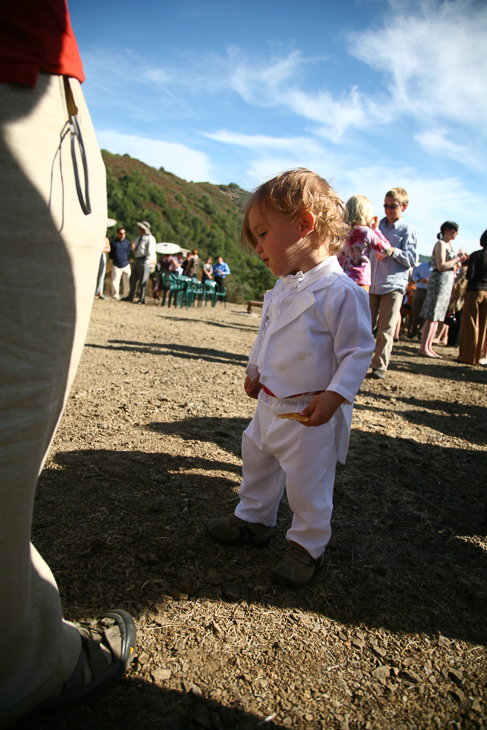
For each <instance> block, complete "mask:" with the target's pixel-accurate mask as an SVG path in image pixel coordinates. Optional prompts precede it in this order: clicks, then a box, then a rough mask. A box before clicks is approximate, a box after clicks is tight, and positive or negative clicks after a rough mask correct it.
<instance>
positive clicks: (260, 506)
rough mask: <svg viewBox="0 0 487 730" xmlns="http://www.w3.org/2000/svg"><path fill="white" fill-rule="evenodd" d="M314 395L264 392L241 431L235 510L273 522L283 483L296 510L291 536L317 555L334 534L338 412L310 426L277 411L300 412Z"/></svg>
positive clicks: (243, 515)
mask: <svg viewBox="0 0 487 730" xmlns="http://www.w3.org/2000/svg"><path fill="white" fill-rule="evenodd" d="M311 400H312V398H310V397H309V396H308V397H307V398H287V399H285V400H279V399H278V398H273V397H272V396H268V395H266V394H265V393H263V392H261V393H260V395H259V401H258V404H257V410H256V412H255V415H254V417H253V419H252V421H251V422H250V424H249V426H248V428H247V429H246V430H245V431H244V434H243V437H242V459H243V480H242V483H241V485H240V490H239V497H240V503H239V504H238V506H237V509H236V510H235V514H236V516H237V517H239V518H240V519H242V520H247V521H248V522H256V523H260V524H263V525H268V526H273V525H275V524H276V517H277V509H278V507H279V502H280V501H281V498H282V495H283V493H284V489H286V492H287V497H288V502H289V506H290V508H291V510H292V512H293V519H292V524H291V527H290V529H289V530H288V531H287V533H286V539H287V540H288V541H289V542H291V541H292V542H296V543H298V545H301V546H302V547H304V548H305V549H306V550H307V551H308V552H309V553H310V555H311V556H312V557H313V558H317V557H319V556H320V555H321V554H322V553H323V551H324V549H325V547H326V545H327V544H328V542H329V540H330V537H331V526H330V521H331V514H332V511H333V485H334V482H335V469H336V462H337V449H336V445H335V431H336V419H335V416H333V418H332V419H331V420H330V421H329V422H328V423H325V424H324V425H322V426H317V427H316V428H307V427H306V426H303V425H302V424H301V423H299V422H297V421H289V420H285V419H281V418H277V414H278V413H290V412H299V411H301V410H303V408H304V407H305V406H306V405H308V403H309V402H310V401H311Z"/></svg>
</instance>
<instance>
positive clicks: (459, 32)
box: [349, 0, 487, 130]
mask: <svg viewBox="0 0 487 730" xmlns="http://www.w3.org/2000/svg"><path fill="white" fill-rule="evenodd" d="M391 5H392V12H390V13H389V14H387V15H386V16H385V21H384V27H383V28H379V29H375V28H374V29H368V30H367V29H366V30H364V31H363V32H361V33H360V34H353V35H351V36H350V45H349V50H350V53H351V54H352V55H354V56H356V57H357V58H358V59H360V60H361V61H363V62H364V63H366V64H368V65H369V66H370V67H371V68H373V69H376V70H377V71H380V72H381V73H382V74H385V78H386V82H385V83H386V86H387V87H388V89H389V92H390V95H391V100H390V101H391V106H392V107H393V108H394V109H395V110H396V112H397V113H403V114H408V115H411V116H414V117H416V118H419V119H424V120H429V119H445V120H451V121H454V122H460V123H461V124H463V125H472V126H474V127H481V128H482V130H483V129H484V127H485V119H486V117H487V75H486V73H485V69H486V68H487V43H486V42H485V39H486V37H487V5H486V4H485V3H476V2H473V1H472V0H455V1H452V0H420V1H418V2H416V3H414V2H400V3H398V2H391Z"/></svg>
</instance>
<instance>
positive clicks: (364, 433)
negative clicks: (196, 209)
mask: <svg viewBox="0 0 487 730" xmlns="http://www.w3.org/2000/svg"><path fill="white" fill-rule="evenodd" d="M259 317H260V315H259V314H255V315H248V314H247V313H246V311H245V307H244V306H239V305H232V304H228V306H227V307H226V308H224V307H223V305H221V304H219V305H218V306H217V307H215V308H211V307H201V308H194V309H189V310H185V309H177V310H176V309H174V308H171V309H167V308H161V307H159V306H155V305H154V304H153V303H152V302H150V303H148V304H146V305H145V307H142V306H134V305H132V304H130V303H128V302H115V301H113V300H110V299H107V300H105V301H99V300H97V301H95V303H94V309H93V315H92V320H91V326H90V330H89V333H88V338H87V344H86V347H85V350H84V354H83V357H82V361H81V364H80V368H79V370H78V374H77V377H76V380H75V383H74V386H73V389H72V391H71V395H70V397H69V400H68V404H67V408H66V413H65V415H64V417H63V419H62V422H61V425H60V427H59V430H58V433H57V435H56V438H55V440H54V443H53V446H52V449H51V453H50V456H49V458H48V460H47V462H46V464H45V467H44V470H43V472H42V474H41V476H40V479H39V487H38V492H37V497H36V503H35V504H36V506H35V514H34V524H33V541H34V543H35V544H36V546H37V547H38V549H39V550H40V552H41V554H43V556H44V557H45V558H46V559H47V561H48V563H49V564H50V566H51V568H52V569H53V571H54V574H55V576H56V579H57V581H58V583H59V587H60V591H61V595H62V600H63V607H64V614H65V616H66V618H68V619H70V620H74V621H76V620H79V619H81V618H90V617H94V616H97V615H99V614H100V613H101V612H103V611H104V610H107V609H110V608H112V607H114V606H118V607H122V608H126V609H127V610H129V611H130V612H131V613H132V615H133V616H134V617H135V620H136V623H137V629H138V645H137V658H136V660H135V661H134V662H133V664H132V666H131V669H130V671H129V672H128V674H127V675H126V677H125V678H124V680H123V682H122V683H121V684H120V685H118V686H117V687H116V688H114V689H113V690H112V691H111V692H110V693H108V694H107V695H105V696H103V697H101V698H98V699H95V700H94V701H92V702H90V703H88V704H85V705H80V706H78V707H72V708H66V709H64V710H58V711H57V712H51V713H49V714H45V715H42V716H39V717H36V718H32V719H29V720H24V721H23V723H22V727H23V728H27V729H28V730H44V729H48V728H77V729H84V728H86V729H87V730H88V729H90V730H92V728H97V730H105V728H117V729H121V730H123V729H125V728H127V729H128V728H130V729H131V730H132V728H134V727H135V728H143V729H144V730H145V729H151V728H163V729H164V730H178V729H179V730H186V729H189V730H191V729H192V728H194V729H195V730H199V729H200V728H216V729H217V730H230V729H232V728H237V729H239V730H240V729H242V730H243V729H244V728H257V727H264V728H306V729H309V730H315V729H318V728H326V729H327V730H328V729H335V728H336V729H339V730H352V729H355V728H357V729H359V728H360V729H364V730H372V729H374V728H395V729H397V730H399V729H402V728H415V729H416V728H430V727H431V728H446V727H452V728H482V727H485V717H486V715H487V709H486V708H487V700H486V695H487V692H486V677H487V658H486V651H485V640H486V636H487V634H486V617H487V581H486V576H487V570H486V548H487V540H486V525H485V522H484V521H483V500H484V497H485V488H486V483H487V480H486V466H485V464H486V461H485V452H486V450H487V443H486V441H487V438H486V426H485V423H486V419H485V406H486V403H487V369H482V368H480V367H469V366H465V365H461V364H458V363H456V362H455V356H456V351H454V350H451V349H443V350H442V351H441V352H442V354H443V353H444V359H442V360H428V359H424V358H422V357H421V356H420V355H419V354H418V346H419V343H418V342H417V341H411V340H401V341H400V342H398V343H396V345H395V347H394V352H393V359H392V363H391V367H390V369H389V371H388V372H387V376H386V378H385V379H384V380H383V381H380V382H379V381H376V380H372V379H370V378H367V379H366V380H365V382H364V384H363V386H362V389H361V392H360V393H359V395H358V397H357V403H356V409H355V414H354V422H353V426H352V437H351V447H350V451H349V456H348V459H347V464H346V466H345V467H339V469H338V472H337V479H336V490H335V512H334V517H333V531H334V536H333V538H332V541H331V543H330V545H329V547H328V549H327V551H326V561H325V568H324V570H323V572H322V573H321V574H320V576H319V577H318V578H317V579H316V581H315V582H313V583H312V584H311V585H310V586H308V587H307V588H306V589H304V590H301V591H297V590H291V589H285V588H281V587H278V586H276V585H274V584H273V583H272V582H271V580H270V575H271V571H272V567H273V566H274V565H275V563H276V562H277V561H278V559H279V557H280V555H281V554H282V552H283V551H284V550H285V547H286V542H285V531H286V527H287V526H288V525H289V522H290V511H289V507H288V505H287V502H286V500H285V499H284V500H283V502H282V504H281V507H280V510H279V515H278V525H277V530H276V536H275V537H274V538H273V540H272V542H271V545H270V547H269V548H266V549H262V550H258V549H256V548H253V549H249V548H223V547H221V546H218V545H216V544H215V543H212V542H211V541H210V540H209V539H208V537H207V535H206V532H205V524H206V522H207V520H208V519H210V518H211V517H215V516H218V515H220V514H226V513H230V512H232V511H233V509H234V507H235V505H236V504H237V501H238V497H237V491H238V485H239V480H240V474H241V456H240V438H241V433H242V431H243V429H244V428H245V427H246V425H247V424H248V422H249V420H250V418H251V417H252V413H253V410H254V405H255V403H254V402H253V401H252V400H250V399H248V398H246V396H245V394H244V391H243V379H244V368H245V364H246V359H247V355H248V352H249V350H250V347H251V344H252V342H253V340H254V338H255V335H256V332H257V328H258V324H259ZM483 723H484V724H483Z"/></svg>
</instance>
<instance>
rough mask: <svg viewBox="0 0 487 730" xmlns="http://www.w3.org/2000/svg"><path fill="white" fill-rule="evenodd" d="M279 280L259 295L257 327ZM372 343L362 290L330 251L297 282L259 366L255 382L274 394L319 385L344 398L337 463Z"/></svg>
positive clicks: (253, 370) (251, 368) (252, 370)
mask: <svg viewBox="0 0 487 730" xmlns="http://www.w3.org/2000/svg"><path fill="white" fill-rule="evenodd" d="M280 285H282V281H278V282H277V284H276V286H275V287H274V289H272V291H270V292H268V293H267V294H266V295H265V297H264V306H263V310H262V321H261V329H262V328H263V327H264V326H265V322H266V317H267V311H268V308H269V302H270V301H271V298H272V297H273V296H274V295H275V294H276V293H277V291H278V288H279V286H280ZM259 332H260V330H259ZM374 348H375V342H374V338H373V336H372V325H371V319H370V309H369V302H368V296H367V293H366V292H365V291H364V290H363V289H360V287H358V286H357V284H355V283H354V282H353V281H352V280H351V279H349V278H348V276H346V274H344V272H343V271H342V268H341V267H340V265H339V263H338V261H337V258H336V256H331V257H330V258H328V259H326V260H325V261H323V262H322V263H321V264H318V266H316V267H315V268H314V269H312V270H311V271H310V272H307V274H305V275H304V278H303V279H302V280H301V281H300V282H299V283H298V284H297V286H296V294H295V297H294V299H293V301H292V302H291V303H290V304H289V306H288V307H287V308H286V309H285V311H284V312H283V313H282V314H281V316H280V317H279V319H278V321H277V323H276V325H275V326H274V328H273V331H272V333H271V335H270V339H269V343H268V346H267V350H266V352H265V356H264V360H263V363H262V366H261V372H260V382H261V383H262V385H265V386H266V388H268V389H269V390H270V391H271V392H272V393H274V395H276V396H277V397H278V398H287V397H290V396H293V395H298V394H301V393H310V392H313V391H321V390H333V391H335V392H337V393H339V394H340V395H342V396H343V397H344V398H345V403H344V404H343V405H342V406H341V407H340V408H339V409H338V411H337V412H336V416H337V449H338V458H339V460H340V461H341V462H342V463H344V462H345V457H346V453H347V449H348V441H349V434H350V427H351V423H352V411H353V402H354V399H355V396H356V394H357V393H358V391H359V389H360V386H361V385H362V381H363V379H364V377H365V375H366V373H367V370H368V368H369V365H370V361H371V358H372V354H373V352H374ZM246 372H247V374H248V375H250V377H252V378H255V377H257V374H258V369H257V366H256V364H255V363H252V362H249V364H248V366H247V370H246Z"/></svg>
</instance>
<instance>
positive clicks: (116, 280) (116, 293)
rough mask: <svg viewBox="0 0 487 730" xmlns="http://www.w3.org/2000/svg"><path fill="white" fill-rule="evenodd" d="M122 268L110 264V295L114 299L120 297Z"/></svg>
mask: <svg viewBox="0 0 487 730" xmlns="http://www.w3.org/2000/svg"><path fill="white" fill-rule="evenodd" d="M123 272H124V269H119V268H118V266H112V297H113V298H114V299H120V281H121V279H122V274H123Z"/></svg>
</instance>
